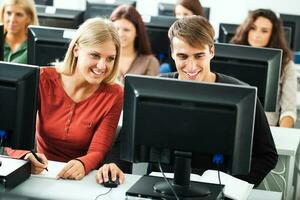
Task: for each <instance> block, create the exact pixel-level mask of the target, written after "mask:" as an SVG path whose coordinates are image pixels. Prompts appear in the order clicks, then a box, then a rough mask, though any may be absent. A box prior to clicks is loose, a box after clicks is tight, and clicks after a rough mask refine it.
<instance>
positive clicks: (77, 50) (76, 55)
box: [73, 43, 79, 57]
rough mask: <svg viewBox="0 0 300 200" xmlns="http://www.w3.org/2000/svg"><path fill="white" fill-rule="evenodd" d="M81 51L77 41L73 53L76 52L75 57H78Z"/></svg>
mask: <svg viewBox="0 0 300 200" xmlns="http://www.w3.org/2000/svg"><path fill="white" fill-rule="evenodd" d="M78 52H79V46H78V44H77V43H75V44H74V48H73V54H74V57H78V54H79V53H78Z"/></svg>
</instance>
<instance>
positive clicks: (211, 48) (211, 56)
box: [209, 45, 215, 59]
mask: <svg viewBox="0 0 300 200" xmlns="http://www.w3.org/2000/svg"><path fill="white" fill-rule="evenodd" d="M209 51H210V59H213V57H214V56H215V45H213V46H212V47H210V50H209Z"/></svg>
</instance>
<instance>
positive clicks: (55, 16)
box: [36, 5, 84, 29]
mask: <svg viewBox="0 0 300 200" xmlns="http://www.w3.org/2000/svg"><path fill="white" fill-rule="evenodd" d="M36 10H37V15H38V18H39V23H40V25H41V26H53V27H60V28H70V29H77V28H78V27H79V25H80V24H82V23H83V17H84V12H83V11H82V10H70V9H60V8H55V7H52V6H43V5H36Z"/></svg>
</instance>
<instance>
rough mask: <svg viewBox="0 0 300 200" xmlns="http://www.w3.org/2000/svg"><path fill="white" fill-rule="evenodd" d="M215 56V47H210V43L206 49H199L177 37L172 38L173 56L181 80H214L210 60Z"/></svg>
mask: <svg viewBox="0 0 300 200" xmlns="http://www.w3.org/2000/svg"><path fill="white" fill-rule="evenodd" d="M213 56H214V49H213V48H211V49H210V48H209V46H208V45H205V48H204V49H199V48H195V47H192V46H190V45H189V44H188V43H187V42H185V41H184V40H181V39H179V38H177V37H174V38H173V40H172V58H173V59H174V61H175V64H176V69H177V71H178V74H179V77H178V79H180V80H195V81H205V82H212V79H211V77H212V74H213V73H212V72H211V71H210V60H211V59H212V58H213Z"/></svg>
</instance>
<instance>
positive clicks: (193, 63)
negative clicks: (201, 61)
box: [186, 58, 197, 71]
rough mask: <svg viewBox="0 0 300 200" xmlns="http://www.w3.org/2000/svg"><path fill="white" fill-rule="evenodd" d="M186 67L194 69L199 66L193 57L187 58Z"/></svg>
mask: <svg viewBox="0 0 300 200" xmlns="http://www.w3.org/2000/svg"><path fill="white" fill-rule="evenodd" d="M186 68H187V69H189V71H194V70H196V68H197V62H196V60H195V59H193V58H189V59H188V60H187V64H186Z"/></svg>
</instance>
